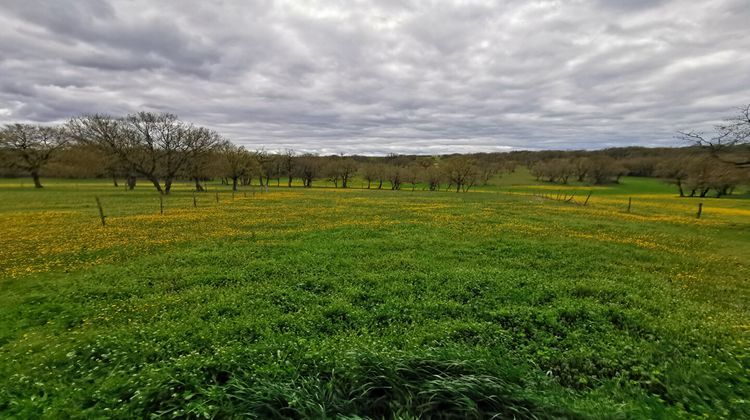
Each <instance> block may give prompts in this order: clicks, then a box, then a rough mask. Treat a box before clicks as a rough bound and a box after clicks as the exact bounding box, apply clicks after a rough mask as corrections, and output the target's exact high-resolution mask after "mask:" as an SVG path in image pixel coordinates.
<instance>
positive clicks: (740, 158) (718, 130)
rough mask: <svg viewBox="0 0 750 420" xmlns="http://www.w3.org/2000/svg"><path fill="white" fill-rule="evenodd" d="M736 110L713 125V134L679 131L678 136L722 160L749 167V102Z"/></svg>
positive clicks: (741, 166) (740, 166) (744, 167)
mask: <svg viewBox="0 0 750 420" xmlns="http://www.w3.org/2000/svg"><path fill="white" fill-rule="evenodd" d="M737 111H738V112H737V115H735V116H734V117H732V118H729V119H727V120H725V121H724V123H722V124H718V125H716V126H714V132H713V134H710V135H709V134H705V133H703V132H700V131H679V132H678V137H680V138H681V139H683V140H686V141H689V142H691V143H693V144H695V145H698V146H701V147H703V148H705V149H707V150H708V151H709V152H710V153H711V154H712V155H713V156H714V157H716V158H717V159H719V160H721V161H722V162H726V163H730V164H732V165H735V166H737V167H739V168H742V169H750V147H748V146H750V104H747V105H745V106H741V107H739V108H737Z"/></svg>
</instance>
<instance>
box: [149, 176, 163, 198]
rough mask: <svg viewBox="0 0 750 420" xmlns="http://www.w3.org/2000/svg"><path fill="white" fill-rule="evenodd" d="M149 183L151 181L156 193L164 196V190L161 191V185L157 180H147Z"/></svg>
mask: <svg viewBox="0 0 750 420" xmlns="http://www.w3.org/2000/svg"><path fill="white" fill-rule="evenodd" d="M148 180H149V181H151V183H152V184H154V188H156V191H158V192H159V194H164V190H162V189H161V184H160V183H159V179H158V178H149V179H148Z"/></svg>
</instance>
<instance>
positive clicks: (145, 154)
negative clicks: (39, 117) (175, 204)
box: [66, 112, 220, 194]
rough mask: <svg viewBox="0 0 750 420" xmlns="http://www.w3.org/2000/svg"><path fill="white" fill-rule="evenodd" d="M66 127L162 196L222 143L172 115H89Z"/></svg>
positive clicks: (72, 121)
mask: <svg viewBox="0 0 750 420" xmlns="http://www.w3.org/2000/svg"><path fill="white" fill-rule="evenodd" d="M66 128H67V132H68V133H69V134H70V135H71V136H72V138H74V139H76V140H78V141H80V142H83V143H88V144H95V145H97V146H98V147H101V148H102V149H103V150H105V151H107V152H108V153H111V154H112V155H114V156H115V157H117V158H118V159H119V160H120V161H121V162H122V164H123V166H125V167H127V168H130V169H132V170H133V171H134V172H136V173H138V174H139V175H141V176H143V177H144V178H146V179H147V180H149V181H150V182H151V183H152V184H153V185H154V187H155V188H156V190H157V191H159V193H161V194H169V192H170V190H171V188H172V182H174V180H175V177H176V176H177V175H178V174H179V173H180V172H181V171H183V170H184V169H185V168H186V167H187V165H188V162H190V161H191V160H192V159H194V158H195V157H196V156H197V155H200V154H202V153H205V152H206V151H208V150H211V149H212V148H214V147H216V146H217V145H218V144H219V143H220V138H219V136H218V135H217V134H216V133H215V132H213V131H211V130H208V129H206V128H202V127H195V126H192V125H188V124H185V123H183V122H182V121H180V120H179V119H178V118H177V116H175V115H173V114H156V113H151V112H139V113H137V114H131V115H128V116H127V117H125V118H112V117H110V116H107V115H89V116H83V117H79V118H74V119H72V120H71V121H69V122H68V124H67V127H66ZM162 181H163V183H164V186H163V187H162V185H161V182H162Z"/></svg>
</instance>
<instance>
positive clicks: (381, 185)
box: [378, 179, 383, 190]
mask: <svg viewBox="0 0 750 420" xmlns="http://www.w3.org/2000/svg"><path fill="white" fill-rule="evenodd" d="M378 189H379V190H382V189H383V180H382V179H381V180H379V183H378Z"/></svg>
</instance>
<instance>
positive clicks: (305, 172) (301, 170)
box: [295, 154, 320, 188]
mask: <svg viewBox="0 0 750 420" xmlns="http://www.w3.org/2000/svg"><path fill="white" fill-rule="evenodd" d="M295 161H296V162H295V172H296V173H297V174H298V177H299V178H302V185H303V186H304V187H305V188H311V187H312V182H313V179H315V178H316V177H317V176H318V174H319V172H320V163H319V161H318V157H317V156H314V155H311V154H305V155H302V156H297V157H296V158H295Z"/></svg>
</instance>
